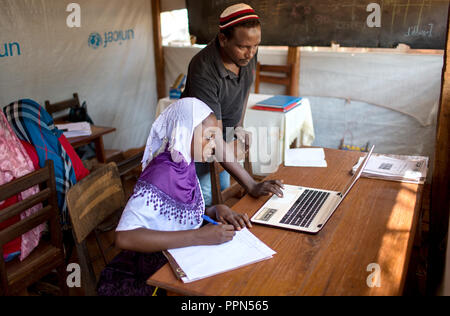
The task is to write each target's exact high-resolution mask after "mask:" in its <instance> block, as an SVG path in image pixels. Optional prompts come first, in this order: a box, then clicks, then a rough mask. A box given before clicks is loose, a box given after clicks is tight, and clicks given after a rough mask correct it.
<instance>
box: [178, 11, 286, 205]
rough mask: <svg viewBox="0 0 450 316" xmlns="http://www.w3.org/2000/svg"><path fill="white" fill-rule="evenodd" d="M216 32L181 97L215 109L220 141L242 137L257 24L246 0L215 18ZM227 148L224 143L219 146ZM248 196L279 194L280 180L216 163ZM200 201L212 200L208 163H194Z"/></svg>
mask: <svg viewBox="0 0 450 316" xmlns="http://www.w3.org/2000/svg"><path fill="white" fill-rule="evenodd" d="M219 29H220V31H219V34H218V35H217V37H216V38H215V39H214V40H213V41H212V42H211V43H210V44H209V45H208V46H207V47H206V48H204V49H203V50H202V51H200V52H199V53H198V54H197V55H196V56H195V57H194V58H193V59H192V61H191V63H190V65H189V71H188V76H187V81H186V88H185V90H184V92H183V94H182V96H181V97H182V98H185V97H195V98H198V99H200V100H202V101H203V102H205V103H206V104H207V105H208V106H209V107H210V108H211V109H212V110H213V111H214V113H215V115H216V117H217V120H218V121H219V126H220V128H221V130H222V132H223V137H224V140H225V141H226V142H228V143H230V142H232V141H233V140H234V138H235V137H236V138H237V139H238V140H240V141H243V140H244V139H245V134H246V132H245V131H244V129H243V123H244V115H245V110H246V107H247V101H248V96H249V94H250V88H251V86H252V84H253V80H254V74H255V69H256V62H257V57H256V55H257V52H258V46H259V44H260V43H261V24H260V20H259V17H258V16H257V15H256V13H255V11H254V10H253V9H252V8H251V7H250V6H248V5H246V4H236V5H233V6H231V7H229V8H227V9H225V11H224V12H223V13H222V14H221V16H220V26H219ZM223 147H224V150H226V147H227V146H223ZM221 164H222V166H223V167H224V168H225V170H227V171H228V172H229V173H230V174H231V175H232V176H233V177H234V178H235V179H236V180H237V181H238V182H239V183H240V184H241V185H242V186H243V187H244V188H245V189H246V190H247V191H248V192H249V194H250V195H252V196H253V197H259V196H262V195H267V194H270V193H273V194H277V195H278V196H280V197H281V196H283V193H282V191H281V188H282V187H283V185H282V183H281V182H280V181H265V182H260V183H258V182H256V181H255V180H254V179H253V178H252V177H251V175H249V174H248V173H247V172H246V170H245V169H244V168H242V166H241V165H240V164H239V163H236V162H221ZM196 170H197V176H198V178H199V180H200V184H201V187H202V192H203V196H204V198H205V204H206V205H211V204H212V194H211V179H210V173H209V170H210V168H209V165H208V164H201V163H197V164H196ZM220 180H221V187H222V189H224V188H226V187H228V186H229V185H230V176H229V174H228V173H226V172H224V173H222V174H221V175H220Z"/></svg>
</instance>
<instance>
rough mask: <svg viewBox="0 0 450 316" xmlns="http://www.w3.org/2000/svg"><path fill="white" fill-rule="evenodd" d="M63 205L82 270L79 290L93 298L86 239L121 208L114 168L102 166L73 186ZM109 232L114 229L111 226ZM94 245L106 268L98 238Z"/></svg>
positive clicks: (119, 184) (119, 185)
mask: <svg viewBox="0 0 450 316" xmlns="http://www.w3.org/2000/svg"><path fill="white" fill-rule="evenodd" d="M66 201H67V208H68V210H69V214H70V219H71V221H72V230H73V235H74V239H75V244H76V246H77V252H78V259H79V260H80V265H81V268H82V275H83V277H82V280H84V284H83V288H84V290H85V293H86V295H89V296H91V295H95V294H96V291H95V287H96V283H97V278H96V275H95V272H94V268H93V264H92V260H91V256H90V254H89V252H88V249H87V243H86V239H87V237H88V236H89V235H90V234H91V233H97V232H98V231H97V229H98V227H100V226H101V224H102V223H104V222H105V220H106V219H109V218H110V217H111V216H113V215H115V214H117V212H119V211H122V209H123V207H124V206H125V195H124V191H123V187H122V182H121V179H120V175H119V171H118V169H117V166H116V164H115V163H110V164H108V165H104V166H102V167H101V168H99V169H97V170H96V171H94V172H93V173H91V174H90V175H89V176H87V177H86V178H84V179H83V180H81V181H80V182H78V183H77V184H75V185H74V186H73V187H72V188H70V190H69V192H68V193H67V196H66ZM109 229H115V226H114V227H110V228H109ZM97 237H98V236H97V235H96V238H97ZM97 243H98V247H99V248H100V250H101V251H102V255H103V260H104V264H105V265H106V264H107V262H106V255H105V254H104V253H103V246H102V245H101V244H100V241H99V238H97Z"/></svg>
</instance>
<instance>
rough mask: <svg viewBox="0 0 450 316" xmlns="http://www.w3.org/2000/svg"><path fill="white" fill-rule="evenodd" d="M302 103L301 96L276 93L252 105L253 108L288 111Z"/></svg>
mask: <svg viewBox="0 0 450 316" xmlns="http://www.w3.org/2000/svg"><path fill="white" fill-rule="evenodd" d="M301 103H302V98H299V97H292V96H288V95H276V96H274V97H271V98H269V99H266V100H263V101H260V102H258V103H257V104H256V105H255V106H253V107H252V109H253V110H263V111H275V112H289V111H290V110H292V109H294V108H296V107H297V106H299V105H300V104H301Z"/></svg>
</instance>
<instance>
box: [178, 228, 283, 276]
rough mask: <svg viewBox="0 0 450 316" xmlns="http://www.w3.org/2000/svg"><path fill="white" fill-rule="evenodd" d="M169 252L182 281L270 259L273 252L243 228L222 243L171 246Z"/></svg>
mask: <svg viewBox="0 0 450 316" xmlns="http://www.w3.org/2000/svg"><path fill="white" fill-rule="evenodd" d="M169 253H170V254H171V255H172V257H173V258H174V259H175V261H176V262H177V263H178V265H179V266H180V268H181V269H182V270H183V271H184V273H185V274H186V275H187V277H186V278H183V282H185V283H189V282H193V281H196V280H199V279H203V278H206V277H209V276H213V275H216V274H219V273H222V272H226V271H230V270H234V269H237V268H239V267H242V266H245V265H248V264H252V263H255V262H259V261H262V260H266V259H270V258H272V256H273V255H274V254H275V253H276V252H275V251H273V250H272V249H270V248H269V247H268V246H267V245H265V244H264V243H263V242H261V241H260V240H259V239H258V238H257V237H256V236H255V235H253V234H252V233H251V232H250V231H249V230H248V229H243V230H241V231H238V232H236V236H235V237H234V238H233V240H232V241H230V242H227V243H225V244H221V245H217V246H193V247H187V248H180V249H172V250H169Z"/></svg>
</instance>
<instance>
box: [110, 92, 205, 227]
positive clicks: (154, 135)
mask: <svg viewBox="0 0 450 316" xmlns="http://www.w3.org/2000/svg"><path fill="white" fill-rule="evenodd" d="M211 113H212V111H211V109H210V108H209V107H208V106H207V105H206V104H205V103H203V102H202V101H200V100H198V99H195V98H185V99H181V100H179V101H177V102H176V103H174V104H172V105H171V106H169V107H168V108H167V109H166V110H165V111H164V112H163V113H162V114H161V115H160V116H159V117H158V119H157V120H156V121H155V123H154V124H153V126H152V130H151V132H150V136H149V138H148V141H147V146H146V150H145V153H144V158H143V161H142V167H143V168H142V169H143V170H144V171H143V173H142V175H141V177H140V178H139V180H138V182H137V184H136V187H135V190H134V195H133V196H132V197H131V198H130V200H129V201H128V204H127V206H126V208H125V210H124V212H123V214H122V218H121V220H120V223H119V226H118V227H117V231H129V230H135V229H139V228H146V229H151V230H157V231H180V230H190V229H196V228H199V227H200V226H201V224H202V215H203V214H204V212H205V203H204V201H203V195H202V192H201V189H200V184H199V182H198V178H197V175H196V172H195V163H194V161H192V158H191V144H192V137H193V135H194V129H195V128H196V127H197V126H198V125H200V124H201V123H202V122H203V120H205V119H206V118H207V117H208V116H209V115H210V114H211Z"/></svg>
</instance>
